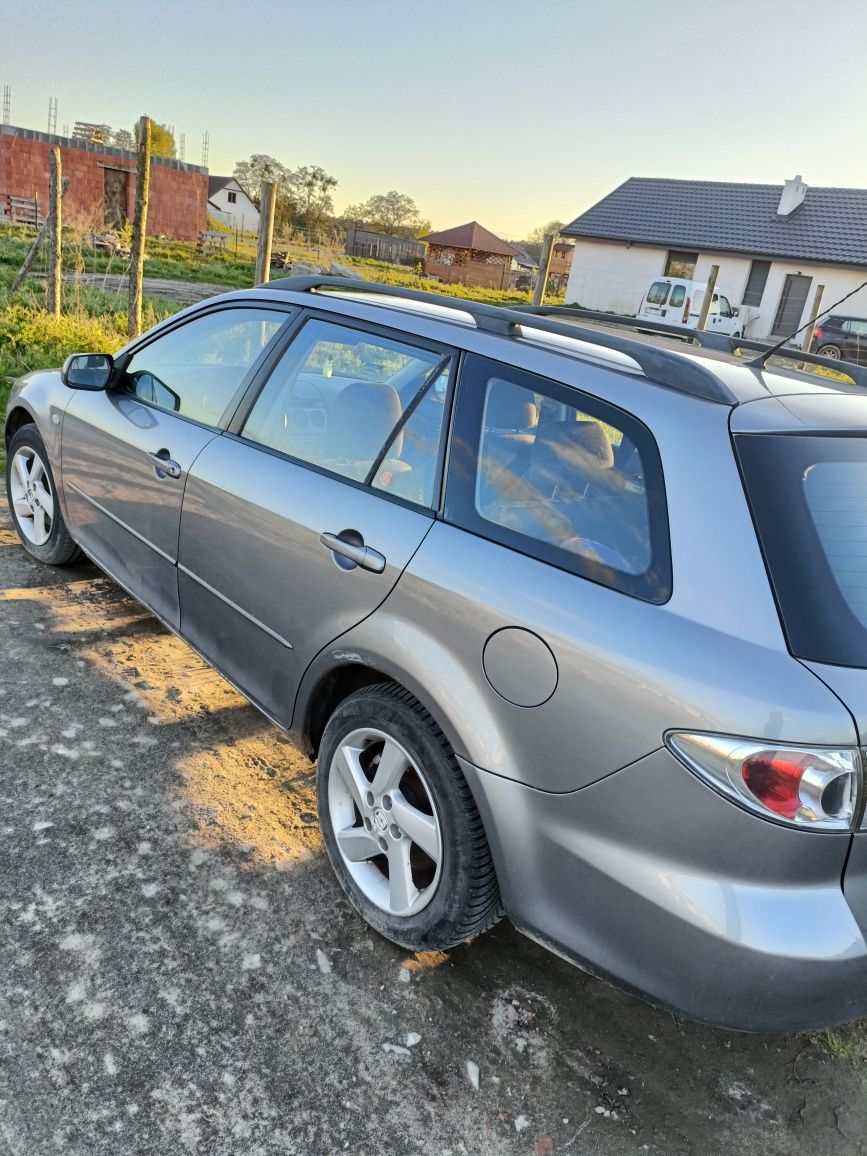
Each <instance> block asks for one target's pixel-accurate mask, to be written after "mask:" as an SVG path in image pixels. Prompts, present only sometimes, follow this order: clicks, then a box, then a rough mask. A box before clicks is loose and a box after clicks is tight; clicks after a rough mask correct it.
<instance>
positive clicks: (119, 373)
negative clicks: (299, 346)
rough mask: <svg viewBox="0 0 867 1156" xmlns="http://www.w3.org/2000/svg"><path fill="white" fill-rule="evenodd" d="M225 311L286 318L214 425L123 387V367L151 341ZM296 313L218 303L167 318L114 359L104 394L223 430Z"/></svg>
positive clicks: (282, 307)
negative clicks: (254, 311)
mask: <svg viewBox="0 0 867 1156" xmlns="http://www.w3.org/2000/svg"><path fill="white" fill-rule="evenodd" d="M227 309H232V310H236V309H259V310H262V309H265V310H267V311H270V312H272V313H283V314H284V315H285V317H286V320H285V321H284V322H283V324H282V325H281V326H280V328H279V329H278V330H277V332H276V333H275V334H274V336H273V337H272V338H271V341H270V342H269V343H268V344H267V345H266V346H265V348H264V349H263V350H262V352H261V353H260V354H259V356H258V357H257V358H256V360H255V361H254V362H253V364H252V365H251V366H250V368H249V369H248V370H247V372H246V373H245V374H244V377H243V379H242V380H241V381H240V382H239V384H238V386H237V387H236V389H235V391H234V392H233V394H232V396H231V397H230V398H229V400H228V402H227V404H226V406H225V408H224V409H223V412H222V413H221V414H220V417H219V419H218V420H217V421H216V422H214V423H211V422H205V421H200V420H199V418H196V417H191V416H190V415H189V414H186V413H178V412H177V411H176V410H171V409H166V408H165V406H162V405H157V404H156V403H155V402H152V401H148V399H147V398H143V397H139V396H138V394H135V393H133V392H132V391H131V390H129V389H127V387H126V386H125V384H124V379H125V377H126V373H127V367H128V366H129V363H130V362H131V361H132V359H133V358H134V357H137V356H138V355H139V353H141V352H142V351H143V350H145V349H147V347H148V346H149V345H153V343H154V342H155V341H158V340H159V339H161V338H163V337H166V336H167V335H168V334H169V333H174V332H175V331H176V330H178V329H182V328H184V327H185V326H187V325H192V324H193V323H194V322H196V321H198V320H199V319H200V318H202V317H210V316H211V315H212V314H215V313H222V312H225V311H226V310H227ZM299 312H300V311H299V308H298V306H297V305H292V304H290V303H288V302H287V303H284V302H282V301H275V302H273V304H272V303H271V302H270V301H268V300H267V299H262V300H257V301H225V302H221V304H219V305H215V306H213V307H212V308H208V309H202V310H200V311H199V312H198V313H195V314H193V315H192V316H190V315H187V316H183V317H181V316H180V315H178V320H177V323H176V324H168V322H169V321H173V320H174V319H173V318H167V323H166V324H165V327H163V326H159V327H157V328H155V329H153V330H150V331H149V332H148V333H146V334H143V335H142V337H141V338H140V339H139V340H138V341H137V342H136V344H135V345H134V346H129V347H128V348H127V349H125V350H124V352H123V353H122V354H121V355H120V356H119V357H118V358H117V359H116V360H115V363H114V378H113V380H112V382H111V383H110V384H109V386H108V389H107V390H106V392H108V393H122V394H124V395H126V396H127V397H131V398H134V399H135V401H137V402H138V403H139V405H144V406H147V408H148V409H154V410H156V411H157V412H158V413H162V414H166V415H167V416H168V417H176V418H179V419H180V420H181V421H188V422H190V424H191V425H196V426H199V428H200V429H209V430H226V429H228V427H229V423H230V421H231V417H232V414H233V412H234V410H235V409H236V408H237V406H238V404H239V400H240V398H242V397H243V395H244V394H245V393H246V392H247V390H248V389H249V388H250V386H251V385H252V384H253V382H254V381H255V380H256V376H257V375H258V374H259V372H260V371H261V369H262V366H263V364H264V363H265V362H267V360H268V358H269V355H270V354H271V353H272V352H273V350H274V349H275V348H276V347H277V346H278V345H279V344H280V343H281V341H282V339H283V336H284V334H285V333H286V332H287V329H288V330H291V329H292V328H293V327H294V326H293V321H294V320H296V319H297V314H298V313H299Z"/></svg>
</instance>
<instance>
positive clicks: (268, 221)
mask: <svg viewBox="0 0 867 1156" xmlns="http://www.w3.org/2000/svg"><path fill="white" fill-rule="evenodd" d="M276 202H277V186H276V184H275V183H274V182H273V181H263V182H262V191H261V193H260V195H259V239H258V242H257V244H256V277H255V280H254V281H253V284H254V285H264V284H265V282H266V281H268V280H270V277H271V240H272V238H273V236H274V208H275V206H276Z"/></svg>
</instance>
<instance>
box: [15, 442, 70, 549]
mask: <svg viewBox="0 0 867 1156" xmlns="http://www.w3.org/2000/svg"><path fill="white" fill-rule="evenodd" d="M6 495H7V500H8V502H9V510H10V513H11V514H12V521H13V523H14V524H15V529H16V530H17V531H18V537H19V538H20V539H21V544H22V546H23V547H24V549H25V550H26V551H27V553H28V554H32V556H33V557H34V558H37V559H38V560H39V561H40V562H45V563H47V564H48V565H49V566H65V565H68V564H69V563H70V562H75V561H76V560H77V559H78V558H80V557H81V551H80V550H79V548H78V546H76V544H75V542H73V540H72V538H71V537H70V536H69V531H68V530H67V528H66V523H65V522H64V521H63V515H62V514H61V512H60V504H59V502H58V499H57V489H56V487H55V485H54V477H53V475H52V473H51V467H50V465H49V464H48V454H47V453H46V450H45V444H44V442H43V441H42V438H41V437H40V436H39V431H38V430H37V428H36V426H34V425H25V426H22V428H21V429H19V430H18V432H17V433H16V434H15V435H14V437H13V438H12V441H11V442H10V444H9V450H8V454H7V461H6Z"/></svg>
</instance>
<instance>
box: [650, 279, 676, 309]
mask: <svg viewBox="0 0 867 1156" xmlns="http://www.w3.org/2000/svg"><path fill="white" fill-rule="evenodd" d="M670 288H671V283H670V282H668V281H654V282H653V284H652V285H651V286H650V288H649V289H648V290H647V304H648V305H664V304H665V302H666V301H667V300H668V291H669V289H670Z"/></svg>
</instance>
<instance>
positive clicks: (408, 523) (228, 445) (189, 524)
mask: <svg viewBox="0 0 867 1156" xmlns="http://www.w3.org/2000/svg"><path fill="white" fill-rule="evenodd" d="M432 524H433V514H432V513H430V512H425V511H423V510H419V509H413V508H410V507H408V506H405V505H403V504H400V503H398V502H393V501H390V500H389V499H387V498H385V497H383V496H382V495H381V494H379V493H374V492H372V491H370V490H366V489H364V488H363V487H361V486H353V485H351V484H349V483H347V482H346V481H345V480H343V479H341V478H337V477H333V476H330V475H328V474H326V473H324V472H319V471H316V470H313V469H310V468H308V467H306V466H303V465H300V464H298V463H296V462H293V461H290V460H288V459H286V458H284V457H283V456H282V455H280V454H277V453H272V452H269V451H267V450H265V449H262V448H260V447H259V446H256V445H254V444H253V443H251V442H245V441H243V440H242V439H241V438H235V437H232V436H230V435H225V436H223V437H221V438H219V439H217V440H215V441H213V442H212V443H211V444H210V445H209V446H208V447H207V449H206V450H205V451H204V452H203V453H202V454H201V456H200V457H199V459H198V460H197V461H196V463H195V465H194V466H193V468H192V471H191V473H190V478H189V481H188V483H187V495H186V497H185V500H184V514H183V521H182V525H181V543H180V555H179V560H180V566H181V574H180V580H181V623H182V630H183V632H184V634H186V635H187V636H188V637H189V638H190V639H191V641H192V642H193V643H194V644H195V645H196V647H197V648H198V649H199V650H200V651H201V652H202V653H203V654H204V655H205V656H206V657H208V658H209V659H210V660H212V661H213V662H214V664H215V665H216V666H217V667H219V669H220V670H223V671H225V673H226V674H228V675H229V677H230V678H231V679H232V680H233V681H234V682H236V683H237V685H239V686H241V687H243V688H244V689H245V691H247V692H249V694H250V696H251V697H252V698H253V699H254V700H255V701H256V702H257V703H259V704H261V705H262V706H263V707H264V708H265V709H266V710H267V712H268V713H269V714H270V715H271V716H272V717H273V718H275V719H277V720H278V721H280V722H281V723H282V724H283V725H285V726H288V725H289V724H290V723H291V720H292V707H293V704H294V701H295V692H296V690H297V685H298V682H299V680H300V678H301V675H302V674H303V672H304V669H305V667H306V666H307V665H308V664H309V662H310V661H311V659H312V658H313V657H314V656H315V655H316V653H317V652H318V651H319V650H321V649H322V648H323V647H324V646H326V645H327V644H328V643H329V642H330V641H331V640H332V639H334V638H336V637H337V636H338V635H340V634H343V633H344V632H346V631H347V630H349V629H350V628H351V627H353V626H354V625H355V624H356V623H357V622H359V621H360V620H361V619H363V618H365V617H367V615H369V614H370V613H371V612H372V611H373V610H375V609H376V607H377V606H378V605H379V604H380V603H381V602H382V601H383V599H385V597H386V596H387V595H388V592H389V591H390V590H391V588H392V587H393V586H394V584H395V582H396V581H397V579H398V578H399V577H400V574H401V572H402V570H403V569H404V567H405V566H406V564H407V562H408V561H409V559H410V558H411V557H412V554H413V553H414V551H415V550H416V549H417V548H418V545H419V543H420V542H421V541H422V539H423V538H424V536H425V534H426V533H427V532H428V530H429V529H430V527H431V525H432ZM346 530H353V531H355V532H356V533H358V534H360V535H361V537H362V538H363V539H364V542H365V543H366V544H367V545H368V546H370V547H372V548H373V549H375V550H377V551H379V553H381V554H382V555H384V557H385V569H384V571H383V572H382V573H373V572H371V571H369V570H366V569H362V568H361V567H355V568H353V569H343V568H342V567H341V566H340V565H338V564H337V563H336V561H335V559H334V557H333V555H332V553H331V551H330V550H329V549H328V548H327V547H326V546H324V545H323V544H322V542H321V541H320V535H321V534H322V533H331V534H340V533H341V532H343V531H346ZM253 655H255V661H253V662H251V656H253Z"/></svg>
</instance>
